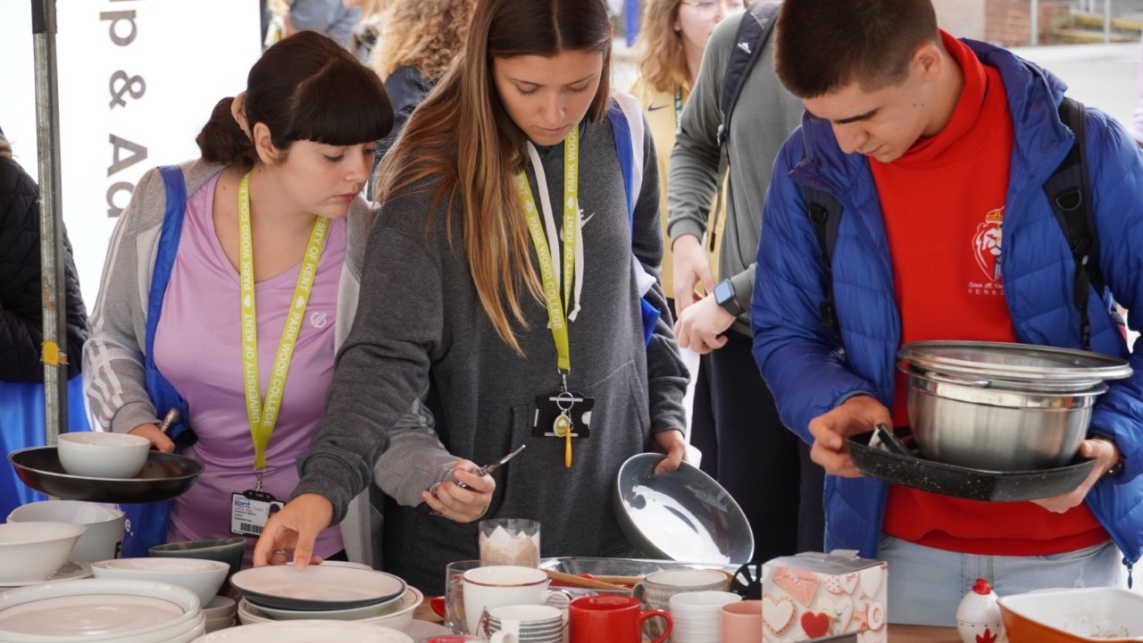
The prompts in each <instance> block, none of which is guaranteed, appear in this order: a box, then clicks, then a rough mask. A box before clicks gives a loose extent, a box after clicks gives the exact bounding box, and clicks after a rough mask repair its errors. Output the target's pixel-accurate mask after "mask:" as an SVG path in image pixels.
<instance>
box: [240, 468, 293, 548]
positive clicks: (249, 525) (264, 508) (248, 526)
mask: <svg viewBox="0 0 1143 643" xmlns="http://www.w3.org/2000/svg"><path fill="white" fill-rule="evenodd" d="M283 506H285V503H284V502H282V501H281V500H278V499H276V498H274V496H273V494H270V493H267V492H265V491H263V490H262V472H258V479H257V483H256V484H255V485H254V488H253V489H247V490H246V491H243V492H242V493H232V494H230V533H232V534H234V535H236V536H253V537H255V538H257V537H258V536H261V535H262V530H263V529H265V528H266V521H267V520H269V519H270V516H273V515H274V514H276V513H278V511H279V510H281V509H282V507H283Z"/></svg>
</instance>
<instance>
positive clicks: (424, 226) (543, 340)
mask: <svg viewBox="0 0 1143 643" xmlns="http://www.w3.org/2000/svg"><path fill="white" fill-rule="evenodd" d="M473 16H474V22H473V24H472V27H471V30H470V36H469V40H468V43H467V46H466V50H465V51H464V52H463V53H462V54H461V58H460V60H458V62H457V64H456V65H454V66H453V67H452V68H451V70H450V71H449V72H448V73H447V74H446V75H445V76H444V78H443V79H442V80H441V81H440V83H439V84H438V86H437V88H436V89H435V90H434V91H433V92H432V93H431V94H430V95H429V96H428V98H426V100H425V102H423V103H422V104H421V106H420V107H419V108H418V109H417V110H416V112H414V113H413V115H412V117H411V118H410V120H409V122H408V124H407V125H406V129H405V132H404V134H403V135H402V136H401V138H400V139H399V140H398V141H397V143H396V145H395V146H394V147H393V149H392V150H391V151H390V152H389V155H388V156H386V158H385V161H384V164H383V165H382V167H381V173H380V179H379V184H378V186H377V188H378V189H377V194H378V200H379V201H380V202H381V204H382V207H381V211H380V213H379V215H378V220H377V223H376V224H375V226H374V228H373V230H372V233H371V236H370V239H369V247H368V249H367V257H366V266H365V268H364V272H363V275H362V284H361V300H360V304H359V308H358V313H357V318H356V321H355V324H354V327H353V329H352V330H351V332H350V335H349V337H348V339H347V340H346V343H345V345H344V347H343V349H342V352H341V354H340V358H339V361H338V365H337V371H336V373H335V376H334V383H333V386H332V388H331V390H330V394H329V398H328V404H327V408H326V414H325V418H324V420H323V421H322V424H321V426H320V428H319V430H318V432H317V434H316V435H315V436H314V440H313V443H312V449H311V451H310V452H309V454H308V455H306V456H305V457H303V458H302V459H301V460H300V461H299V467H300V471H301V474H302V478H301V482H300V483H299V485H298V488H297V489H296V490H295V492H294V499H293V500H292V501H291V502H290V503H289V504H288V505H287V506H286V507H285V508H284V509H283V510H282V511H281V512H279V513H278V514H277V515H276V516H275V517H274V518H272V519H271V521H270V522H269V523H268V524H267V528H266V531H265V532H264V533H263V536H262V538H261V539H260V540H259V543H258V546H257V548H256V552H255V564H256V565H257V564H264V563H266V562H270V559H271V554H272V552H274V551H275V550H277V549H279V548H286V549H292V550H293V552H294V560H295V565H297V566H299V567H303V566H304V565H305V564H306V562H307V561H308V560H309V558H310V553H311V545H312V539H313V534H315V533H317V532H318V531H319V530H320V529H321V528H324V527H326V526H327V525H328V524H329V523H330V522H336V521H338V520H340V519H341V516H342V515H343V514H344V512H345V507H346V505H347V503H348V501H349V499H350V498H352V497H353V495H354V494H355V493H357V492H358V491H359V490H360V489H362V488H363V487H364V486H365V485H367V484H368V483H369V481H370V479H371V476H373V475H376V476H377V478H376V479H377V482H378V484H379V485H380V486H381V487H382V489H384V490H385V491H386V492H387V494H388V495H389V496H390V497H389V498H388V499H387V505H386V508H385V520H384V532H383V536H382V543H381V544H382V547H383V550H384V560H385V568H386V569H387V570H389V571H391V572H393V573H395V574H397V575H399V576H401V577H403V578H405V579H406V580H407V581H409V582H410V583H411V584H413V585H415V586H417V587H419V588H421V589H423V590H424V591H426V592H431V593H437V594H439V593H441V590H442V587H443V580H444V567H445V565H446V563H448V562H450V561H454V560H460V559H468V558H475V557H476V556H477V553H478V547H477V527H476V525H475V524H472V522H473V521H475V520H476V519H477V518H479V517H481V513H480V511H479V510H485V513H484V514H483V515H486V516H488V517H499V518H529V519H534V520H539V521H540V523H541V524H542V526H543V537H542V555H544V556H554V555H560V556H630V555H633V554H634V553H635V552H634V551H633V550H632V548H631V546H630V544H629V543H628V542H627V541H626V539H625V538H624V536H623V534H622V532H621V530H620V528H619V525H618V523H617V521H616V520H615V518H614V515H613V512H612V507H611V502H612V499H611V486H612V485H613V484H614V480H615V476H616V474H617V473H618V471H619V467H620V466H621V465H622V463H623V462H624V460H626V459H627V458H628V457H630V456H632V455H635V454H637V453H641V452H643V451H645V450H648V449H657V450H659V451H661V452H664V453H666V454H667V457H665V458H664V460H663V462H661V463H660V464H659V465H658V466H659V470H660V471H669V470H674V469H675V468H677V467H678V465H679V462H680V461H681V460H682V459H683V455H684V452H685V446H686V445H685V440H684V437H683V432H682V428H683V426H684V422H685V420H684V413H683V406H682V399H683V394H684V391H685V387H686V383H687V372H686V368H685V367H684V366H683V364H682V361H681V360H680V358H679V354H678V348H677V345H676V344H675V340H674V337H673V335H672V334H671V330H670V325H669V321H670V317H669V312H667V311H666V306H665V301H664V298H663V294H662V289H661V288H660V286H659V284H658V283H657V280H656V279H655V278H654V277H653V275H654V274H655V272H656V271H657V269H658V266H659V262H660V259H661V256H662V240H661V232H660V226H659V207H658V204H659V195H658V187H659V186H658V171H657V169H656V168H657V162H656V156H655V151H654V147H653V145H652V143H651V139H650V137H649V136H644V135H643V134H642V132H644V131H645V124H644V122H643V120H642V118H641V116H640V115H639V110H638V107H637V106H635V105H633V104H632V103H633V101H630V100H628V99H629V98H630V97H619V96H616V97H614V98H613V97H612V96H611V93H610V90H609V85H608V77H609V71H610V70H609V62H610V50H611V27H610V25H609V23H608V17H607V8H606V6H605V4H604V2H603V0H544V1H543V2H537V1H536V0H480V2H479V3H478V5H477V7H476V9H475V11H474V12H473ZM617 99H618V102H617ZM609 110H610V112H609ZM617 110H620V111H621V113H620V111H617ZM624 128H626V129H628V130H629V131H623V130H624ZM624 149H625V150H626V151H627V153H628V155H629V158H630V159H631V160H627V161H624V162H621V161H620V156H621V155H622V153H623V150H624ZM625 173H626V175H627V182H626V183H625V178H624V177H625ZM628 199H630V202H629V201H628ZM629 208H630V209H629ZM561 230H562V232H559V231H561ZM633 257H634V260H633ZM644 301H645V302H649V303H650V304H651V305H653V306H655V307H657V308H658V309H659V310H661V311H664V312H663V317H662V318H661V319H657V320H656V319H654V318H653V317H646V318H645V317H644V314H643V313H644V312H645V311H644V306H643V302H644ZM426 391H427V392H428V393H427V394H426ZM419 398H420V399H424V400H425V404H424V406H425V409H426V411H427V413H428V414H431V416H432V417H433V418H435V420H436V425H435V429H428V428H415V427H406V428H402V429H400V430H395V425H396V423H397V420H398V417H399V416H400V415H401V413H402V411H405V410H407V409H408V408H409V405H410V403H412V402H414V401H415V400H417V399H419ZM553 398H557V399H556V400H555V401H553ZM561 408H566V409H567V414H566V415H563V414H561ZM561 418H562V419H561ZM569 426H570V431H571V434H570V435H569V434H568V432H567V431H566V430H565V429H567V428H568V427H569ZM521 444H527V447H528V448H527V450H526V451H524V452H523V453H522V454H521V455H520V456H519V457H517V458H515V459H514V460H512V462H511V463H510V464H509V465H508V466H506V467H504V468H502V469H500V470H499V471H498V472H497V473H496V476H497V477H498V478H499V484H498V485H495V484H492V480H491V479H490V478H489V477H483V478H477V477H475V476H472V475H470V473H469V471H470V467H469V466H468V463H471V462H475V463H480V464H485V463H490V462H494V461H495V460H497V459H499V458H500V457H502V456H503V455H504V454H506V453H508V452H509V451H511V450H513V449H515V448H517V447H519V446H520V445H521ZM386 449H388V450H387V451H386ZM383 451H385V453H384V455H383V456H382V457H381V458H380V461H378V456H379V455H380V454H381V453H382V452H383ZM458 460H459V462H460V463H461V464H457V463H458ZM375 463H377V467H376V470H374V464H375ZM454 480H458V481H460V482H464V483H465V484H466V485H469V486H470V487H471V488H463V487H460V486H458V485H457V484H455V482H454ZM436 483H440V484H436ZM434 485H435V486H434ZM430 487H432V488H433V489H434V491H435V492H436V495H433V494H431V493H428V492H426V491H425V490H426V489H427V488H430ZM421 503H424V504H425V509H427V510H431V512H432V513H430V511H425V510H422V511H418V510H417V509H416V506H417V505H419V504H421ZM474 508H476V509H478V511H476V512H473V511H472V509H474ZM433 513H436V514H439V515H432V514H433Z"/></svg>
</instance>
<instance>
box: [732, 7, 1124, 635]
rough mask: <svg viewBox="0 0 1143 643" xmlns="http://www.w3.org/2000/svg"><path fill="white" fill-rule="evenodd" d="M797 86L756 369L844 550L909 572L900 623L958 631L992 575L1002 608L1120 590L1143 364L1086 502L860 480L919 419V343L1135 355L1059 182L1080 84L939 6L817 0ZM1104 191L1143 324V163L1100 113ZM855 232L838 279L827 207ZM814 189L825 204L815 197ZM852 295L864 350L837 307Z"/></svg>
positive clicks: (775, 201) (796, 62)
mask: <svg viewBox="0 0 1143 643" xmlns="http://www.w3.org/2000/svg"><path fill="white" fill-rule="evenodd" d="M777 38H778V40H777V42H776V47H777V50H778V54H777V61H776V70H777V72H778V76H779V78H780V79H781V80H782V82H783V84H784V85H785V86H786V87H787V89H789V90H790V91H791V92H792V93H793V94H794V95H796V96H798V97H799V98H801V99H802V102H803V104H804V105H805V107H806V109H807V114H806V116H805V118H804V120H803V124H802V127H801V128H800V129H799V130H798V131H797V132H795V133H794V134H793V135H792V136H791V138H790V139H789V140H788V141H787V142H786V144H785V146H784V147H783V149H782V152H781V153H780V155H779V158H778V160H777V162H776V164H775V167H774V174H773V178H772V179H771V182H770V190H769V194H768V195H767V198H766V204H765V208H764V210H763V217H762V235H761V241H760V244H759V248H758V257H757V261H758V263H757V275H756V281H755V291H754V297H753V301H752V320H753V330H754V333H755V336H754V355H755V358H756V360H757V362H758V365H759V367H760V369H761V370H762V373H763V376H764V377H765V379H766V381H767V384H768V385H769V386H770V388H771V389H772V391H773V392H774V396H775V399H776V400H777V402H778V406H779V409H780V411H781V415H782V419H783V422H784V423H785V424H786V426H788V427H791V428H792V429H793V430H794V431H795V432H796V433H797V434H798V435H800V436H801V437H802V438H803V439H804V440H806V441H807V442H810V443H811V444H812V455H813V458H814V460H815V461H816V462H818V463H819V464H821V465H823V466H824V467H825V469H826V471H827V473H829V474H831V475H829V476H828V477H827V482H826V492H825V506H826V523H827V524H826V547H827V549H832V548H847V549H856V550H859V551H860V552H861V554H862V555H863V556H866V557H878V558H881V559H883V560H887V561H889V570H890V574H889V598H888V602H889V604H888V609H889V618H890V620H891V621H892V622H906V623H925V624H934V625H952V624H953V623H954V620H955V619H954V613H955V610H956V606H957V603H958V601H959V599H960V597H961V596H962V595H963V594H964V593H965V592H967V591H968V590H969V588H970V587H971V586H972V584H973V581H974V579H975V578H976V577H977V576H983V577H987V578H988V579H989V580H990V581H991V582H992V585H993V587H994V588H995V589H996V591H997V593H999V594H1000V595H1005V594H1013V593H1017V592H1024V591H1029V590H1032V589H1036V588H1041V587H1070V586H1081V585H1082V586H1100V585H1117V584H1119V583H1120V576H1121V571H1122V570H1121V567H1120V565H1119V563H1120V561H1121V560H1122V562H1123V564H1125V565H1127V567H1128V568H1130V567H1131V566H1132V565H1133V564H1134V562H1135V561H1136V560H1138V558H1139V556H1140V553H1141V550H1143V478H1140V477H1139V473H1140V472H1141V471H1143V451H1141V447H1143V424H1141V420H1143V353H1141V352H1139V351H1137V352H1136V353H1135V355H1134V356H1132V357H1130V360H1131V363H1132V365H1133V366H1134V371H1135V374H1134V375H1133V376H1132V377H1131V378H1129V379H1126V380H1121V381H1117V382H1111V383H1110V388H1109V390H1108V392H1107V393H1106V394H1104V395H1103V396H1102V397H1101V398H1100V399H1099V401H1098V403H1097V405H1096V407H1095V409H1094V413H1093V416H1092V422H1091V427H1090V430H1089V435H1088V439H1086V440H1085V441H1084V442H1083V443H1082V445H1081V447H1080V455H1081V456H1083V457H1087V458H1094V459H1095V460H1096V463H1095V465H1094V468H1093V470H1092V473H1091V475H1090V476H1089V477H1088V478H1087V479H1086V480H1085V481H1084V482H1083V483H1082V484H1081V485H1080V486H1079V487H1078V488H1077V489H1076V490H1075V491H1074V492H1072V493H1069V494H1067V495H1064V496H1060V497H1055V498H1047V499H1043V500H1038V501H1035V502H1023V503H1004V504H1000V503H984V502H974V501H967V500H960V499H955V498H950V497H947V496H940V495H934V494H928V493H924V492H921V491H917V490H914V489H907V488H904V487H899V486H892V487H890V486H888V485H885V484H884V483H882V482H879V481H878V480H874V479H871V478H863V477H859V474H858V473H857V470H856V469H855V467H854V465H853V462H852V460H851V459H850V457H849V452H848V450H847V449H846V447H845V438H846V437H847V436H850V435H853V434H857V433H861V432H866V431H870V430H872V429H873V427H874V425H875V424H877V423H879V422H884V423H886V424H890V425H898V426H900V425H904V424H907V423H908V416H907V413H906V407H905V392H906V387H905V380H904V375H903V374H902V373H900V372H898V370H897V369H896V364H897V360H896V353H897V350H898V348H899V347H900V346H901V345H903V344H905V343H909V342H915V341H924V340H976V341H999V342H1021V343H1028V344H1042V345H1052V346H1059V347H1066V348H1082V347H1084V337H1085V334H1086V335H1089V337H1090V347H1091V350H1093V351H1096V352H1100V353H1105V354H1108V355H1113V356H1116V357H1121V358H1128V357H1129V353H1128V348H1127V346H1126V344H1125V342H1124V338H1123V336H1122V334H1121V333H1120V332H1119V328H1118V327H1117V326H1116V324H1115V322H1114V320H1113V319H1112V318H1111V316H1110V315H1109V313H1108V310H1107V308H1106V307H1105V306H1104V301H1103V297H1102V296H1101V295H1103V294H1104V293H1095V292H1092V293H1090V294H1091V296H1090V297H1089V298H1088V303H1087V307H1086V313H1087V314H1086V317H1087V318H1088V319H1089V320H1090V333H1084V332H1082V331H1081V325H1082V324H1081V315H1080V313H1079V312H1078V311H1077V309H1076V307H1075V303H1074V302H1075V299H1074V296H1073V289H1074V288H1073V284H1074V283H1075V270H1076V263H1075V260H1074V259H1073V256H1072V252H1071V249H1070V248H1069V243H1068V239H1067V238H1066V237H1065V235H1064V232H1063V230H1062V228H1061V226H1060V225H1059V223H1058V222H1057V220H1056V219H1055V215H1054V214H1053V210H1052V207H1051V204H1050V202H1049V200H1048V197H1047V196H1046V194H1045V191H1044V182H1045V180H1047V179H1048V177H1049V176H1051V175H1052V174H1053V172H1054V170H1055V169H1056V168H1057V167H1058V166H1059V165H1060V163H1061V161H1062V160H1063V159H1064V157H1065V155H1066V154H1067V153H1068V151H1069V150H1070V148H1071V147H1072V142H1073V140H1074V136H1073V133H1072V131H1071V130H1070V129H1069V128H1068V127H1067V126H1065V125H1064V124H1063V123H1062V122H1061V119H1060V116H1059V113H1058V107H1059V105H1060V103H1061V101H1062V100H1063V94H1064V89H1065V87H1064V85H1063V83H1062V82H1060V80H1059V79H1057V78H1056V77H1054V76H1052V75H1051V74H1050V73H1048V72H1046V71H1044V70H1042V69H1040V68H1038V67H1036V66H1035V65H1032V64H1030V63H1028V62H1026V61H1024V60H1021V59H1020V58H1017V57H1016V56H1014V55H1013V54H1011V53H1009V52H1007V51H1005V50H1003V49H999V48H996V47H992V46H989V45H986V44H983V43H976V42H970V41H958V40H956V39H954V38H952V37H951V36H949V35H948V34H946V33H944V32H942V31H940V30H939V29H938V28H937V24H936V18H935V14H934V11H933V7H932V5H931V3H930V0H798V2H787V3H785V4H784V6H783V8H782V12H781V14H780V15H779V19H778V29H777ZM1084 123H1085V130H1086V134H1085V137H1084V140H1085V143H1086V155H1087V170H1088V177H1089V178H1088V181H1089V185H1090V191H1089V194H1090V195H1091V197H1092V203H1091V206H1092V211H1093V232H1094V236H1095V239H1096V242H1097V244H1098V253H1097V254H1098V257H1099V268H1100V271H1101V273H1102V275H1103V279H1104V280H1105V281H1106V282H1107V286H1108V287H1109V289H1110V293H1111V295H1113V296H1114V298H1115V299H1116V300H1117V301H1119V302H1121V303H1122V304H1123V305H1124V306H1125V307H1127V308H1128V309H1130V310H1132V311H1134V310H1135V309H1136V308H1137V306H1143V257H1141V255H1140V250H1141V249H1143V225H1141V224H1143V216H1141V214H1143V199H1141V197H1143V163H1141V156H1140V152H1139V149H1138V148H1137V147H1136V145H1135V143H1134V141H1133V140H1132V139H1131V138H1130V137H1129V136H1128V135H1127V134H1126V132H1124V131H1123V129H1122V128H1121V127H1120V126H1119V125H1118V124H1116V123H1115V122H1113V121H1112V120H1111V119H1110V118H1109V117H1108V116H1107V115H1105V114H1103V113H1102V112H1099V111H1097V110H1090V109H1089V110H1087V112H1086V115H1085V119H1084ZM815 190H816V191H820V192H821V193H824V194H828V195H829V196H830V197H831V198H833V199H836V200H837V201H838V202H839V203H840V204H841V206H842V209H841V211H842V213H843V214H842V216H841V217H840V224H839V228H838V231H837V239H836V244H835V245H834V246H833V248H832V261H831V263H830V266H831V268H832V270H831V271H829V272H827V271H826V270H825V266H824V264H823V258H822V257H823V250H822V246H821V243H820V242H819V240H818V238H817V236H816V232H815V228H814V225H813V224H812V223H811V220H810V218H809V216H807V207H808V204H807V198H806V195H807V193H812V191H815ZM808 191H809V192H808ZM831 287H832V300H833V302H834V306H835V310H836V319H837V322H838V326H839V328H840V339H838V335H837V334H835V333H834V330H833V329H832V328H831V327H830V326H831V324H830V323H828V321H827V320H826V319H824V317H825V315H823V313H822V311H821V309H820V305H821V303H822V302H823V301H828V296H829V295H830V288H831ZM1138 314H1139V313H1133V315H1132V319H1131V321H1132V324H1131V325H1132V327H1134V328H1138V327H1139V326H1140V324H1141V320H1140V319H1139V318H1138V317H1137V315H1138Z"/></svg>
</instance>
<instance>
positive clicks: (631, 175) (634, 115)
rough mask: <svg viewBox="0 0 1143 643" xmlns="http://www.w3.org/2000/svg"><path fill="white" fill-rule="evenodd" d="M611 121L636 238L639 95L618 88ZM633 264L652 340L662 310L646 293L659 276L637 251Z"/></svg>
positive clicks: (647, 333) (640, 142)
mask: <svg viewBox="0 0 1143 643" xmlns="http://www.w3.org/2000/svg"><path fill="white" fill-rule="evenodd" d="M607 118H608V120H609V121H610V122H611V132H612V138H614V139H615V154H616V156H618V157H619V168H620V170H621V171H622V173H623V191H624V193H625V194H626V197H627V225H628V228H629V229H630V231H631V235H632V237H631V238H632V241H634V238H635V237H634V234H635V203H636V202H637V201H638V200H639V192H640V188H642V186H643V110H642V108H641V107H640V106H639V102H638V101H637V100H635V97H633V96H631V95H629V94H624V93H621V92H616V93H615V95H614V100H613V101H612V104H611V107H610V108H609V109H608V110H607ZM631 266H632V269H633V270H634V272H635V283H636V286H637V288H638V289H639V305H640V310H641V314H642V317H643V341H644V343H646V344H650V343H651V337H652V335H654V333H655V326H656V325H657V324H658V321H659V317H660V316H661V315H662V313H661V312H660V311H659V309H658V308H656V307H655V305H654V304H652V303H651V302H649V301H647V298H646V297H645V296H644V295H646V294H647V291H649V290H651V288H652V287H653V286H654V285H655V281H656V280H655V277H653V276H651V275H649V274H647V271H646V270H644V269H643V264H641V263H639V258H638V257H636V256H635V253H634V252H632V253H631Z"/></svg>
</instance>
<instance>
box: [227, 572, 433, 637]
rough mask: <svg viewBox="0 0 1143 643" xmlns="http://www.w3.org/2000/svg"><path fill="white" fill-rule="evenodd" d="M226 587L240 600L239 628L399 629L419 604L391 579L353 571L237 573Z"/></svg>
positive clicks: (411, 590) (419, 597) (399, 582)
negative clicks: (332, 625)
mask: <svg viewBox="0 0 1143 643" xmlns="http://www.w3.org/2000/svg"><path fill="white" fill-rule="evenodd" d="M230 582H231V584H232V585H234V587H236V588H238V590H239V591H240V592H242V595H243V599H242V600H241V601H239V603H238V620H239V621H241V622H242V623H243V624H249V623H268V622H273V621H297V620H329V621H356V622H360V623H367V624H373V625H384V626H386V627H392V628H394V629H400V628H401V627H403V626H404V625H406V624H408V623H409V621H411V620H412V618H413V610H415V609H416V607H417V606H418V605H420V603H421V600H422V599H423V598H424V595H423V594H421V592H420V591H418V590H417V589H416V588H413V587H409V586H408V585H406V584H405V581H403V580H401V579H400V578H398V577H396V576H394V575H392V574H386V573H385V572H379V571H374V570H372V569H368V568H361V567H358V566H344V565H329V564H322V565H311V566H310V567H307V568H306V569H304V570H302V571H298V570H296V569H294V568H293V566H287V565H276V566H270V567H258V568H255V569H247V570H244V571H241V572H238V573H237V574H235V575H234V576H233V577H231V579H230Z"/></svg>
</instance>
